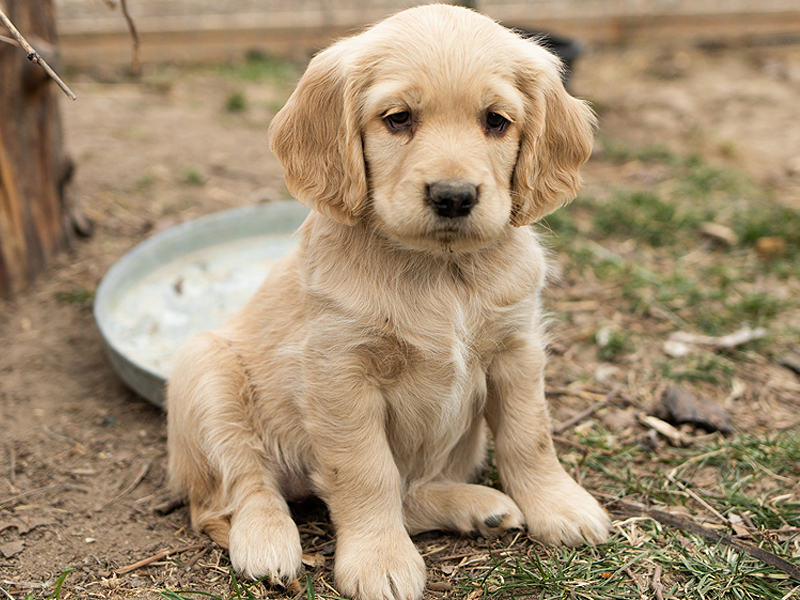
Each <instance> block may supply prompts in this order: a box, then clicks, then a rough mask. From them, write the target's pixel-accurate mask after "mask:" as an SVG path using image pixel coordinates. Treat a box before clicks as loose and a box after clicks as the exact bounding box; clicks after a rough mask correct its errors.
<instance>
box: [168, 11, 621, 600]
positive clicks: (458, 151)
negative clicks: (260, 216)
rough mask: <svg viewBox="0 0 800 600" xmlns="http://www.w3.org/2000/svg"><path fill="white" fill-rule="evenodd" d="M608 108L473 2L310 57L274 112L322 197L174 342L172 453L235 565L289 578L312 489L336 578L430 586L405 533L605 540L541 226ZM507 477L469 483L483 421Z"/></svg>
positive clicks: (290, 153) (353, 586)
mask: <svg viewBox="0 0 800 600" xmlns="http://www.w3.org/2000/svg"><path fill="white" fill-rule="evenodd" d="M593 127H594V121H593V117H592V114H591V112H590V110H589V109H588V108H587V107H586V105H585V104H584V103H583V102H581V101H578V100H576V99H574V98H572V97H571V96H569V95H568V94H567V93H566V92H565V90H564V87H563V85H562V83H561V79H560V65H559V62H558V60H557V59H556V58H555V57H554V56H553V55H551V54H550V53H548V52H547V51H545V50H544V49H543V48H541V47H540V46H538V45H536V44H535V43H533V42H530V41H525V40H523V39H521V38H520V37H518V36H517V35H515V34H514V33H512V32H511V31H509V30H507V29H505V28H504V27H502V26H500V25H498V24H496V23H494V22H493V21H491V20H490V19H488V18H485V17H483V16H480V15H478V14H477V13H475V12H472V11H469V10H467V9H464V8H456V7H452V6H444V5H428V6H424V7H418V8H412V9H410V10H407V11H405V12H401V13H399V14H397V15H396V16H394V17H392V18H390V19H388V20H386V21H384V22H382V23H380V24H378V25H376V26H374V27H373V28H371V29H369V30H366V31H365V32H363V33H361V34H360V35H357V36H355V37H352V38H349V39H345V40H342V41H340V42H338V43H336V44H334V45H333V46H331V47H330V48H329V49H327V50H325V51H324V52H322V53H321V54H319V55H318V56H316V57H315V58H314V59H313V60H312V61H311V63H310V65H309V67H308V70H307V71H306V73H305V74H304V75H303V77H302V79H301V80H300V83H299V85H298V87H297V89H296V90H295V92H294V93H293V94H292V96H291V98H290V99H289V101H288V102H287V104H286V106H285V107H284V108H283V109H282V110H281V111H280V112H279V113H278V114H277V115H276V117H275V119H274V120H273V122H272V125H271V148H272V150H273V151H274V152H275V154H276V155H277V156H278V158H279V159H280V161H281V162H282V164H283V166H284V168H285V173H286V182H287V186H288V187H289V189H290V190H291V191H292V193H293V194H295V195H296V196H297V198H299V199H300V200H301V201H302V202H304V203H305V204H306V205H308V206H309V207H310V208H311V209H313V210H312V213H311V214H310V216H309V217H308V219H307V220H306V221H305V223H304V224H303V225H302V227H301V229H300V243H299V246H298V247H297V248H296V250H294V251H293V252H291V253H290V254H289V255H287V256H286V257H285V258H284V259H282V260H281V262H280V263H279V264H278V265H277V266H275V267H274V269H273V270H272V272H271V273H270V275H269V277H268V278H267V280H266V282H265V283H264V284H263V285H262V287H261V288H260V289H259V291H258V292H257V293H256V295H255V296H254V298H253V299H252V300H251V301H250V303H249V304H248V305H247V306H246V308H245V309H244V310H243V311H242V312H241V314H239V315H238V316H237V317H235V318H234V319H233V320H232V321H231V322H230V323H229V324H228V325H227V326H226V327H224V328H223V329H220V330H218V331H214V332H211V333H205V334H202V335H200V336H198V337H196V338H194V339H193V340H191V341H190V342H189V343H188V344H187V345H186V346H185V347H184V348H183V349H182V350H181V352H180V355H179V357H178V360H177V363H176V366H175V368H174V371H173V373H172V377H171V380H170V383H169V391H168V428H169V467H170V472H171V475H172V478H173V480H174V482H175V484H176V485H177V486H178V487H179V488H180V489H181V490H183V491H184V492H185V493H186V494H187V495H188V498H189V502H190V505H191V516H192V522H193V524H194V526H195V527H197V528H199V529H202V530H205V531H206V532H207V533H208V534H209V535H210V536H211V537H212V538H213V539H214V540H215V541H216V542H217V543H218V544H220V545H222V546H225V547H227V548H228V549H229V552H230V558H231V562H232V563H233V566H234V568H235V569H236V570H237V571H239V572H241V573H242V574H244V575H245V576H247V577H251V578H260V577H264V576H267V577H269V578H270V580H271V581H272V582H273V583H283V584H285V583H286V582H288V581H289V580H290V579H292V578H293V577H295V576H296V575H297V573H298V570H299V569H300V568H301V556H302V551H301V547H300V537H299V535H298V532H297V528H296V526H295V524H294V522H293V521H292V518H291V515H290V513H289V509H288V507H287V500H291V499H294V498H299V497H301V496H303V495H306V494H309V493H313V494H318V495H319V496H320V497H321V498H323V499H324V501H325V502H326V503H327V505H328V507H329V509H330V515H331V519H332V521H333V523H334V525H335V527H336V533H337V550H336V561H335V567H334V576H335V581H336V585H337V586H338V589H339V591H340V592H341V593H342V594H344V595H346V596H350V597H352V598H358V599H363V600H383V599H392V600H401V599H402V600H406V599H415V598H420V597H421V595H422V592H423V588H424V584H425V565H424V562H423V560H422V558H421V557H420V555H419V553H418V552H417V550H416V549H415V547H414V544H413V542H412V541H411V539H410V537H409V534H414V533H417V532H421V531H426V530H451V531H456V532H461V533H464V534H470V533H472V534H474V533H479V534H480V535H484V536H489V535H497V534H500V533H502V532H504V531H506V530H508V529H509V528H521V527H527V529H528V531H529V532H530V533H531V534H532V535H533V536H536V537H537V538H539V539H540V540H542V541H543V542H546V543H548V544H559V543H564V544H570V545H574V544H581V543H583V542H584V541H587V542H589V543H598V542H602V541H603V540H605V539H606V536H607V534H608V529H609V519H608V516H607V514H606V513H605V511H604V510H603V509H602V508H601V507H600V506H599V505H598V503H597V502H596V501H595V500H594V499H593V498H592V497H591V496H590V495H589V494H588V493H587V492H586V491H585V490H583V489H582V488H581V487H580V486H578V485H577V484H576V483H575V482H574V481H573V480H572V479H571V478H570V477H569V476H568V475H567V474H566V472H565V471H564V469H563V468H562V467H561V465H560V464H559V462H558V460H557V458H556V454H555V451H554V449H553V444H552V440H551V436H550V419H549V417H548V411H547V406H546V403H545V396H544V382H543V373H544V367H545V348H544V345H545V343H544V340H545V337H544V333H543V330H542V324H541V316H540V308H539V302H538V292H539V290H540V289H541V287H542V285H543V282H544V280H545V276H546V271H547V267H546V263H545V257H544V253H543V251H542V249H541V247H540V245H539V243H538V241H537V237H536V233H535V232H534V231H533V230H532V229H531V228H529V227H526V226H527V225H528V224H530V223H531V222H533V221H535V220H537V219H539V218H541V217H542V216H544V215H546V214H548V213H549V212H551V211H553V210H555V209H556V208H557V207H559V206H560V205H562V204H564V203H565V202H567V201H569V200H571V199H572V198H573V197H574V195H575V193H576V191H577V189H578V187H579V175H578V169H579V167H580V166H581V165H582V164H583V163H584V162H585V161H586V160H587V158H588V156H589V153H590V148H591V140H592V131H593ZM487 425H488V429H489V430H490V431H491V434H492V436H493V438H494V448H495V461H496V466H497V469H498V471H499V474H500V480H501V483H502V488H503V490H504V492H501V491H498V490H495V489H491V488H487V487H483V486H479V485H473V484H470V483H468V481H469V480H470V477H471V476H472V475H473V474H474V473H475V472H476V470H477V469H479V468H480V467H481V465H482V464H483V461H484V450H485V439H486V428H487Z"/></svg>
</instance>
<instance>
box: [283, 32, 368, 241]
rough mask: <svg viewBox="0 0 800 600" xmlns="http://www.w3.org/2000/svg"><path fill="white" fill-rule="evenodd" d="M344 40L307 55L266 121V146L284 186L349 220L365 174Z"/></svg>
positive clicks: (355, 84) (358, 207)
mask: <svg viewBox="0 0 800 600" xmlns="http://www.w3.org/2000/svg"><path fill="white" fill-rule="evenodd" d="M348 54H349V52H348V48H347V46H346V41H345V42H340V43H338V44H335V45H334V46H331V47H330V48H328V49H327V50H325V51H324V52H322V53H321V54H318V55H317V56H316V57H314V58H313V59H312V60H311V63H310V64H309V65H308V69H307V70H306V72H305V74H304V75H303V77H302V78H301V79H300V82H299V83H298V85H297V88H296V89H295V91H294V93H292V95H291V97H290V98H289V100H288V101H287V102H286V105H285V106H284V107H283V108H282V109H281V110H280V112H278V114H277V115H275V118H274V119H273V120H272V123H271V124H270V149H271V150H272V151H273V152H274V153H275V155H276V156H277V157H278V160H280V161H281V164H283V167H284V171H285V178H286V186H287V187H288V188H289V191H290V192H291V193H292V194H293V195H294V196H296V197H297V198H298V199H299V200H300V201H301V202H302V203H303V204H305V205H306V206H308V207H310V208H312V209H313V210H315V211H317V212H320V213H322V214H324V215H326V216H328V217H330V218H332V219H335V220H336V221H339V222H341V223H345V224H347V225H352V224H354V223H355V222H356V221H357V220H358V218H359V217H360V216H361V213H362V211H363V209H364V207H365V204H366V199H367V177H366V169H365V166H364V154H363V148H362V142H361V115H360V111H359V106H358V104H359V103H358V98H359V97H360V94H361V90H360V89H359V87H360V86H359V79H360V78H359V77H357V76H352V77H351V76H349V75H348V69H347V62H348V60H347V59H348Z"/></svg>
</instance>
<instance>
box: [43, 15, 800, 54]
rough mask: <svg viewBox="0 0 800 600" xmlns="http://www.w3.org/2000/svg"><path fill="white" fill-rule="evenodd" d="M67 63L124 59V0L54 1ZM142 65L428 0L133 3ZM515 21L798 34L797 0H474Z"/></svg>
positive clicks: (601, 30)
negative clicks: (115, 5) (121, 9)
mask: <svg viewBox="0 0 800 600" xmlns="http://www.w3.org/2000/svg"><path fill="white" fill-rule="evenodd" d="M55 2H56V6H57V10H58V12H57V16H58V28H59V34H60V37H61V48H62V52H63V53H64V56H65V59H66V60H67V62H69V63H72V64H88V63H96V62H104V63H124V62H127V61H128V60H129V59H130V47H129V46H130V40H129V38H128V32H127V28H126V24H125V20H124V19H123V17H122V14H121V12H120V8H119V6H117V7H116V8H111V7H110V6H109V5H110V4H117V5H118V4H119V0H55ZM127 2H128V6H129V9H130V13H131V15H132V17H133V18H134V20H135V23H136V26H137V29H138V30H139V32H140V34H141V37H142V46H141V52H142V54H141V57H142V60H143V61H145V62H164V61H166V62H196V61H220V60H227V59H230V58H234V57H238V56H241V54H242V52H244V51H245V50H248V49H261V50H264V51H267V52H271V53H274V54H278V55H292V54H294V55H298V56H302V55H308V54H309V53H311V52H313V51H314V50H316V49H318V48H320V47H323V46H325V45H326V44H327V43H328V42H329V41H330V40H331V39H332V38H334V37H337V36H339V35H343V34H345V33H347V32H348V31H350V30H352V29H354V28H356V27H359V26H362V25H365V24H368V23H371V22H374V21H377V20H380V19H382V18H383V17H385V16H387V15H389V14H391V13H394V12H396V11H398V10H401V9H403V8H406V7H407V6H410V5H414V4H422V2H413V1H410V0H371V1H368V0H127ZM474 4H477V8H478V9H479V10H480V11H481V12H484V13H485V14H487V15H489V16H491V17H493V18H495V19H497V20H499V21H502V22H504V23H505V24H508V25H513V26H518V27H524V28H527V29H533V30H538V31H549V32H553V33H557V34H561V35H565V36H569V37H574V38H577V39H580V40H583V41H587V42H597V43H618V42H640V41H648V42H665V41H685V40H692V41H712V42H714V41H731V40H742V39H748V38H749V39H768V38H775V37H784V38H786V37H789V38H793V39H800V0H527V1H525V0H485V1H482V0H477V1H476V2H474Z"/></svg>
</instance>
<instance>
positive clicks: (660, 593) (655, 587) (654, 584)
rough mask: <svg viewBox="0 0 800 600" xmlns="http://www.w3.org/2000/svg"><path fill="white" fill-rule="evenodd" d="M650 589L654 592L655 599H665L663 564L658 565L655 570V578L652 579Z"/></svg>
mask: <svg viewBox="0 0 800 600" xmlns="http://www.w3.org/2000/svg"><path fill="white" fill-rule="evenodd" d="M650 591H651V592H653V595H654V596H655V600H664V585H663V584H662V583H661V565H656V569H655V571H653V579H651V580H650Z"/></svg>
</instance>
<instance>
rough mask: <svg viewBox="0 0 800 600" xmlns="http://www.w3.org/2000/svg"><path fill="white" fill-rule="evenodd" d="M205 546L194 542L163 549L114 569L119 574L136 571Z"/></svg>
mask: <svg viewBox="0 0 800 600" xmlns="http://www.w3.org/2000/svg"><path fill="white" fill-rule="evenodd" d="M204 547H206V545H205V544H192V545H191V546H181V547H180V548H175V549H174V550H162V551H161V552H156V553H155V554H153V555H152V556H148V557H147V558H143V559H142V560H140V561H137V562H135V563H133V564H132V565H128V566H127V567H122V568H121V569H117V570H116V571H114V573H116V574H117V575H125V573H130V572H131V571H135V570H136V569H141V568H142V567H146V566H147V565H149V564H152V563H154V562H157V561H159V560H161V559H164V558H167V557H168V556H170V555H174V554H181V553H183V552H188V551H189V550H199V549H200V548H204Z"/></svg>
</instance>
